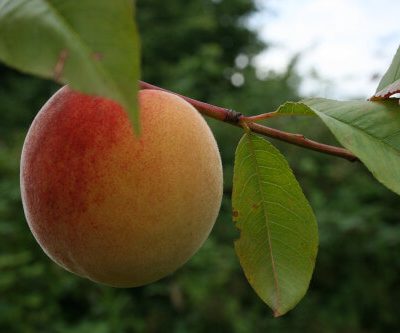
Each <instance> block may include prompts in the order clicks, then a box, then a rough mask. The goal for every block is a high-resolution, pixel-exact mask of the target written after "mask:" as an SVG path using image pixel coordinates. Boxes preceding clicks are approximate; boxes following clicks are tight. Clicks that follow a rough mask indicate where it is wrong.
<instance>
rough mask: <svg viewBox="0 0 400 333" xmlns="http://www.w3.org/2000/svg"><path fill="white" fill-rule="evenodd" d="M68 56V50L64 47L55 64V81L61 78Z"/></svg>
mask: <svg viewBox="0 0 400 333" xmlns="http://www.w3.org/2000/svg"><path fill="white" fill-rule="evenodd" d="M67 58H68V50H66V49H64V50H62V51H61V52H60V54H59V55H58V59H57V63H56V65H55V66H54V74H53V77H54V80H55V81H59V80H60V79H61V76H62V74H63V71H64V66H65V62H66V61H67Z"/></svg>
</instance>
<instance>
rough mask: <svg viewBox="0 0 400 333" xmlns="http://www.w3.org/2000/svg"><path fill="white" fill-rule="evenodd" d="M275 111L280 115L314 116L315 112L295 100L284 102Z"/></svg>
mask: <svg viewBox="0 0 400 333" xmlns="http://www.w3.org/2000/svg"><path fill="white" fill-rule="evenodd" d="M275 112H276V113H277V114H280V115H288V116H315V113H314V112H313V111H311V110H310V108H309V107H308V106H307V105H303V104H300V103H296V102H286V103H284V104H282V105H281V106H280V107H279V108H278V110H276V111H275Z"/></svg>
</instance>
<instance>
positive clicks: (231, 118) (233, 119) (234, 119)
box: [224, 109, 243, 124]
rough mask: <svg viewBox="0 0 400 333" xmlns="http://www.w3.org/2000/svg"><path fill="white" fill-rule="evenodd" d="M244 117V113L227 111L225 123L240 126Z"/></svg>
mask: <svg viewBox="0 0 400 333" xmlns="http://www.w3.org/2000/svg"><path fill="white" fill-rule="evenodd" d="M242 116H243V114H242V113H240V112H236V111H235V110H231V109H227V112H226V115H225V119H224V121H225V122H227V123H232V124H238V123H239V122H240V120H241V117H242Z"/></svg>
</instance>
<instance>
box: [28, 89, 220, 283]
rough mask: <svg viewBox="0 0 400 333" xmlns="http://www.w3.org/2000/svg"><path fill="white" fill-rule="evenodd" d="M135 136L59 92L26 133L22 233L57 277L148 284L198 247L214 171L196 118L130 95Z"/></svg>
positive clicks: (211, 209) (159, 98)
mask: <svg viewBox="0 0 400 333" xmlns="http://www.w3.org/2000/svg"><path fill="white" fill-rule="evenodd" d="M139 103H140V111H141V128H142V132H141V136H140V137H136V136H135V135H134V133H133V131H132V128H131V124H130V122H129V119H128V117H127V114H126V113H125V112H124V111H123V109H122V108H121V107H120V106H119V105H118V104H116V103H114V102H113V101H111V100H107V99H105V98H100V97H93V96H88V95H84V94H82V93H79V92H75V91H73V90H71V89H70V88H68V87H64V88H62V89H60V90H59V91H58V92H57V93H56V94H55V95H54V96H53V97H52V98H51V99H50V100H49V101H48V102H47V103H46V104H45V105H44V107H43V108H42V110H41V111H40V112H39V113H38V115H37V116H36V118H35V120H34V121H33V123H32V126H31V128H30V129H29V132H28V135H27V137H26V139H25V143H24V147H23V152H22V158H21V192H22V201H23V205H24V211H25V215H26V219H27V221H28V224H29V227H30V229H31V230H32V233H33V235H34V236H35V238H36V240H37V241H38V242H39V244H40V245H41V247H42V248H43V250H44V251H45V252H46V254H47V255H48V256H49V257H50V258H52V259H53V260H54V261H55V262H56V263H57V264H59V265H60V266H62V267H64V268H65V269H67V270H69V271H71V272H73V273H75V274H77V275H80V276H82V277H86V278H89V279H91V280H93V281H97V282H100V283H103V284H107V285H111V286H115V287H133V286H140V285H143V284H147V283H150V282H152V281H155V280H158V279H160V278H162V277H164V276H166V275H168V274H170V273H172V272H174V271H175V270H176V269H177V268H178V267H180V266H181V265H182V264H184V263H185V262H186V261H187V260H188V259H189V258H190V257H191V256H192V255H193V254H194V253H195V252H196V251H197V250H198V249H199V247H200V246H201V245H202V243H203V242H204V241H205V239H206V238H207V236H208V235H209V233H210V231H211V228H212V226H213V224H214V222H215V219H216V217H217V214H218V211H219V207H220V204H221V196H222V167H221V159H220V155H219V151H218V147H217V145H216V142H215V139H214V137H213V135H212V133H211V131H210V129H209V127H208V126H207V124H206V122H205V121H204V119H203V118H202V117H201V116H200V115H199V113H198V112H197V111H196V110H195V109H194V108H193V107H192V106H191V105H190V104H188V103H187V102H186V101H184V100H183V99H182V98H180V97H178V96H175V95H173V94H170V93H166V92H161V91H157V90H143V91H140V92H139Z"/></svg>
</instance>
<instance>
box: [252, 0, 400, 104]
mask: <svg viewBox="0 0 400 333" xmlns="http://www.w3.org/2000/svg"><path fill="white" fill-rule="evenodd" d="M258 2H259V4H260V7H263V5H265V7H266V9H265V10H262V11H261V12H260V13H259V14H257V15H256V16H255V17H253V18H252V19H251V21H250V22H251V25H252V26H254V27H256V28H257V30H258V31H260V34H261V37H262V38H265V40H266V41H268V42H269V43H270V44H271V43H272V45H271V47H270V48H269V49H268V50H267V51H266V52H265V53H263V54H261V55H260V56H258V57H257V58H256V59H255V63H256V65H257V66H258V68H259V69H260V71H261V72H263V71H269V70H274V71H277V72H280V71H282V69H284V68H285V66H286V65H287V63H288V61H289V59H290V58H291V57H292V56H293V55H294V54H296V53H297V52H302V57H301V59H300V62H299V64H298V71H299V73H300V74H301V75H302V76H303V77H304V78H305V80H304V83H303V84H302V86H301V92H302V93H303V94H305V95H307V96H320V97H327V98H339V99H340V98H342V99H346V98H347V99H349V98H360V97H361V98H364V97H369V96H370V95H371V94H372V93H373V92H374V91H375V89H376V86H377V84H378V82H379V78H380V76H381V75H382V74H383V73H384V72H385V70H386V68H387V67H388V66H389V65H390V62H391V60H392V58H393V56H394V54H395V52H396V50H397V47H398V46H399V45H400V1H399V0H259V1H258ZM313 70H315V71H316V72H317V73H318V74H319V76H320V77H321V78H322V79H323V80H322V83H321V81H320V80H319V81H317V80H315V79H313V78H312V74H311V73H312V71H313ZM376 74H379V77H378V78H375V79H373V77H374V75H375V76H376Z"/></svg>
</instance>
